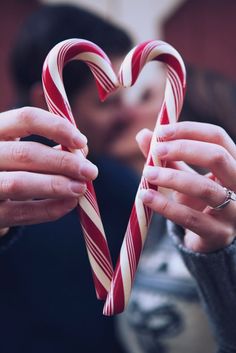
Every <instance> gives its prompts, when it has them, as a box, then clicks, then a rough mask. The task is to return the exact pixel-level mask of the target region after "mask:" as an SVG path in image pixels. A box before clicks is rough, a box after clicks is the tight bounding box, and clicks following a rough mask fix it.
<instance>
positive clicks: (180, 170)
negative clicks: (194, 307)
mask: <svg viewBox="0 0 236 353" xmlns="http://www.w3.org/2000/svg"><path fill="white" fill-rule="evenodd" d="M151 135H152V133H151V132H150V131H147V130H143V131H141V132H140V133H139V134H138V136H137V140H138V143H139V146H140V149H141V150H142V151H143V153H144V154H145V155H147V152H148V149H149V144H150V139H151ZM158 137H161V138H162V140H163V141H164V142H157V144H156V149H155V153H156V154H157V155H158V157H159V158H160V159H162V160H163V161H165V162H167V168H162V167H146V168H145V170H144V176H145V177H146V178H147V180H148V181H149V182H150V183H151V184H154V185H157V186H161V187H165V188H168V189H172V190H173V191H174V192H173V193H172V198H171V199H168V198H167V197H166V196H165V195H163V194H161V193H160V192H158V191H157V192H156V191H153V190H147V191H145V190H144V191H142V192H141V193H140V197H141V199H142V200H143V202H144V203H145V204H146V205H148V206H149V207H150V208H152V209H153V210H154V211H156V212H158V213H160V214H162V215H163V216H164V217H166V218H168V219H170V220H171V221H173V222H175V223H177V224H179V225H181V226H182V227H183V228H185V238H184V242H185V246H186V247H187V248H189V249H191V250H193V251H198V252H209V251H215V250H217V249H220V248H222V247H224V246H226V245H228V244H230V243H231V242H232V241H233V239H234V238H235V235H236V217H235V216H236V202H234V201H231V202H230V203H229V204H228V205H227V206H226V207H225V208H223V209H221V210H214V209H212V208H211V207H216V206H217V205H219V204H221V203H222V202H223V201H224V200H225V197H226V192H225V189H224V188H223V186H224V187H226V188H229V189H231V190H233V191H236V160H235V159H236V146H235V144H234V142H233V141H232V140H231V138H230V137H229V136H228V135H227V133H226V132H225V131H224V130H223V129H222V128H220V127H217V126H215V125H210V124H204V123H196V122H180V123H176V124H172V125H166V126H163V127H162V128H161V130H160V133H159V135H158ZM181 161H183V162H184V163H183V162H181ZM185 163H188V164H191V165H194V166H196V167H197V168H204V169H208V170H209V171H210V172H212V173H213V175H214V176H215V177H216V178H213V179H214V180H212V179H211V178H209V176H210V174H206V175H201V174H199V173H197V172H196V171H195V170H193V169H192V168H190V167H189V166H187V164H185ZM209 206H210V207H209Z"/></svg>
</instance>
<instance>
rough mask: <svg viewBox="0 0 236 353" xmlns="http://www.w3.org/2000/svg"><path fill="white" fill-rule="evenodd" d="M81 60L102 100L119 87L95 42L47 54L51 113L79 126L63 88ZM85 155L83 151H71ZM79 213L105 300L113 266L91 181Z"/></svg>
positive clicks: (73, 42) (68, 43) (68, 44)
mask: <svg viewBox="0 0 236 353" xmlns="http://www.w3.org/2000/svg"><path fill="white" fill-rule="evenodd" d="M72 60H80V61H83V62H85V63H86V64H87V65H88V66H89V67H90V69H91V71H92V73H93V75H94V77H95V79H96V83H97V87H98V92H99V96H100V98H101V99H102V100H103V99H105V97H106V96H107V94H108V93H110V92H112V91H113V90H115V89H116V88H117V86H118V84H119V83H118V79H117V77H116V75H115V74H114V72H113V69H112V67H111V63H110V60H109V58H108V57H107V55H106V54H105V53H104V52H103V51H102V50H101V49H100V48H99V47H98V46H97V45H95V44H94V43H91V42H89V41H86V40H82V39H70V40H65V41H63V42H61V43H58V44H57V45H56V46H55V47H54V48H53V49H52V50H51V51H50V52H49V54H48V56H47V58H46V60H45V62H44V66H43V75H42V81H43V88H44V93H45V98H46V101H47V104H48V108H49V110H50V111H51V112H53V113H55V114H57V115H60V116H62V117H64V118H66V119H68V120H69V121H70V122H71V123H72V124H74V125H76V123H75V120H74V118H73V115H72V112H71V108H70V105H69V102H68V98H67V95H66V92H65V89H64V85H63V79H62V72H63V68H64V66H65V65H66V63H68V62H69V61H72ZM71 152H74V153H82V151H71ZM78 203H79V204H78V211H79V216H80V220H81V226H82V229H83V234H84V238H85V243H86V248H87V252H88V257H89V261H90V265H91V268H92V274H93V280H94V285H95V290H96V294H97V297H98V299H105V298H106V296H107V291H108V290H109V288H110V282H111V278H112V275H113V266H112V261H111V256H110V251H109V248H108V244H107V240H106V236H105V232H104V228H103V224H102V221H101V217H100V213H99V209H98V205H97V200H96V195H95V191H94V188H93V184H92V182H87V190H86V193H85V195H84V196H83V197H80V198H79V200H78Z"/></svg>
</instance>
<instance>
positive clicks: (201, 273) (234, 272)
mask: <svg viewBox="0 0 236 353" xmlns="http://www.w3.org/2000/svg"><path fill="white" fill-rule="evenodd" d="M168 233H169V235H170V236H171V237H172V239H173V240H174V243H175V245H176V246H177V248H178V250H179V251H180V253H181V255H182V258H183V260H184V262H185V264H186V266H187V268H188V269H189V271H190V273H191V274H192V276H193V277H194V279H195V280H196V282H197V286H198V290H199V294H200V297H201V299H202V301H203V306H204V308H205V310H206V312H207V315H208V317H209V319H210V324H211V326H212V329H213V332H214V336H215V339H216V341H217V343H218V345H219V348H218V351H217V352H218V353H233V352H236V241H234V242H233V243H232V244H231V245H229V246H227V247H226V248H224V249H222V250H219V251H216V252H213V253H209V254H202V253H195V252H192V251H189V250H188V249H186V248H185V247H184V246H183V244H182V241H181V239H182V237H183V230H182V228H181V227H178V226H176V225H173V224H172V223H171V222H168ZM199 353H200V352H199Z"/></svg>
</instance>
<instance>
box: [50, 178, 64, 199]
mask: <svg viewBox="0 0 236 353" xmlns="http://www.w3.org/2000/svg"><path fill="white" fill-rule="evenodd" d="M50 186H51V191H52V193H53V194H55V195H56V194H58V193H60V191H61V190H62V189H63V187H64V181H63V180H62V178H59V177H58V176H52V177H51V183H50Z"/></svg>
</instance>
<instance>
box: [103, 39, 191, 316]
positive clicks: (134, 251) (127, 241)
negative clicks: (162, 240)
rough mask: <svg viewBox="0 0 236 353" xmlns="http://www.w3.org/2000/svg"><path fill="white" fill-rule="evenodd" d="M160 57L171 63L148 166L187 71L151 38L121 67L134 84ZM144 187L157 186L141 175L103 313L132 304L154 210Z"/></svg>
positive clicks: (178, 104) (179, 100)
mask: <svg viewBox="0 0 236 353" xmlns="http://www.w3.org/2000/svg"><path fill="white" fill-rule="evenodd" d="M153 60H157V61H161V62H164V63H165V64H167V79H166V87H165V96H164V100H163V103H162V107H161V110H160V112H159V114H158V117H157V123H156V126H155V129H154V134H153V138H152V141H151V145H150V151H149V154H148V157H147V162H146V165H158V164H160V163H161V161H159V160H158V159H157V157H156V156H155V154H154V153H153V145H154V144H155V142H156V138H157V137H156V136H157V131H158V127H159V126H160V125H161V124H169V123H174V122H176V121H177V120H178V117H179V114H180V111H181V108H182V104H183V99H184V94H185V87H186V72H185V66H184V63H183V60H182V58H181V56H180V55H179V53H178V52H177V51H176V50H175V49H174V48H173V47H172V46H170V45H169V44H167V43H165V42H162V41H148V42H145V43H142V44H140V45H138V46H137V47H135V48H134V49H133V50H131V51H130V52H129V53H128V54H127V56H126V57H125V59H124V61H123V64H122V66H121V69H120V75H119V80H120V83H121V85H122V86H123V87H130V86H132V85H133V84H134V83H135V81H136V80H137V78H138V76H139V73H140V72H141V70H142V68H143V67H144V66H145V64H147V63H148V62H150V61H153ZM143 188H154V187H153V186H152V185H150V184H149V183H148V182H147V180H145V178H143V177H142V178H141V181H140V184H139V188H138V192H137V194H136V197H135V202H134V206H133V208H132V211H131V216H130V219H129V223H128V226H127V230H126V233H125V237H124V240H123V243H122V247H121V251H120V256H119V259H118V261H117V264H116V269H115V272H114V275H113V278H112V283H111V288H110V291H109V293H108V296H107V299H106V302H105V306H104V310H103V313H104V314H105V315H113V314H116V313H119V312H122V311H123V310H124V308H125V306H126V305H127V303H128V300H129V296H130V292H131V288H132V285H133V281H134V276H135V272H136V269H137V266H138V262H139V258H140V255H141V251H142V249H143V245H144V242H145V239H146V235H147V230H148V227H149V224H150V221H151V216H152V212H151V211H150V209H149V208H148V207H146V206H144V205H143V203H142V201H141V200H140V198H139V196H138V193H139V190H140V189H143Z"/></svg>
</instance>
